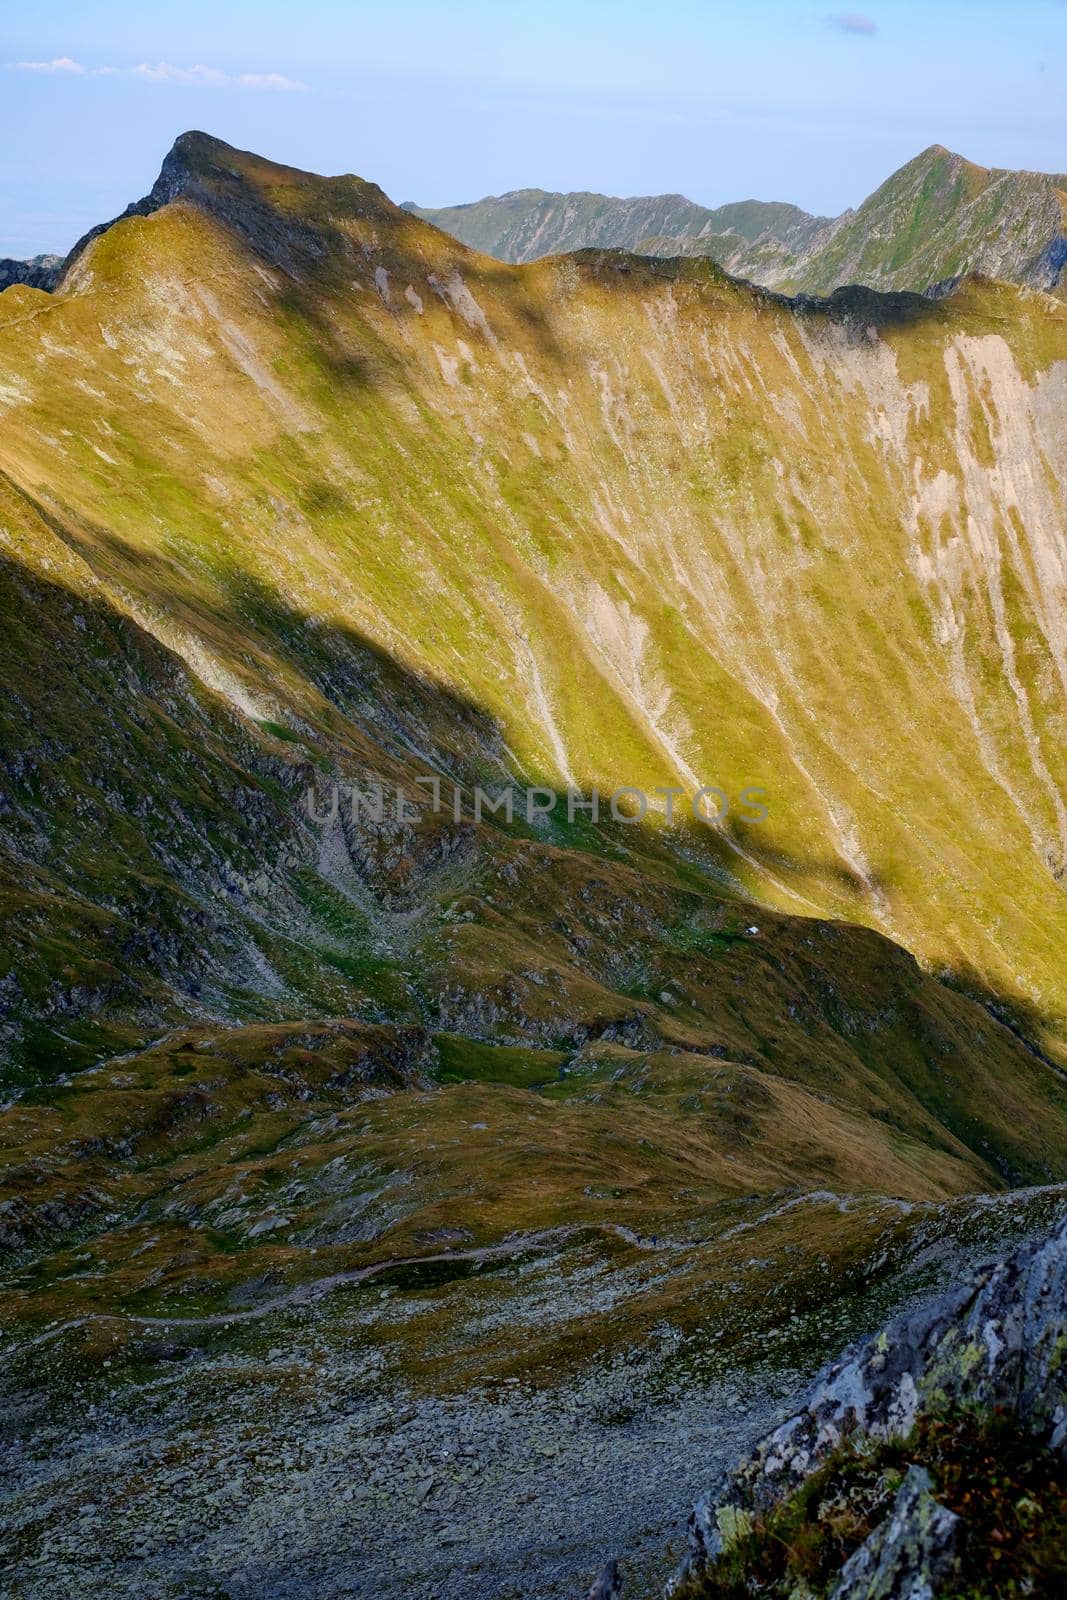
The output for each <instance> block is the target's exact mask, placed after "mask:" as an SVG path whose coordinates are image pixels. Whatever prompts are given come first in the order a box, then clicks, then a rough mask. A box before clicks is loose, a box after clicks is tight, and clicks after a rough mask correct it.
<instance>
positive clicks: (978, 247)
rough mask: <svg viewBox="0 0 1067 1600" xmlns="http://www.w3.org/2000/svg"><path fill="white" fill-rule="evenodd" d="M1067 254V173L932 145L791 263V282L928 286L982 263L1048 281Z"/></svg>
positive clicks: (996, 274) (817, 290)
mask: <svg viewBox="0 0 1067 1600" xmlns="http://www.w3.org/2000/svg"><path fill="white" fill-rule="evenodd" d="M1065 262H1067V177H1065V176H1064V175H1063V174H1059V175H1056V174H1049V173H1044V172H1011V171H1003V170H1000V169H996V168H994V169H990V168H987V167H979V166H976V165H975V164H974V163H973V162H971V161H966V160H964V158H963V157H962V156H958V155H954V154H953V152H952V151H951V150H945V149H944V148H943V147H942V146H941V145H933V146H932V147H931V148H930V149H929V150H924V151H923V152H922V154H921V155H918V156H916V157H915V159H914V161H909V162H908V163H907V165H906V166H903V167H901V168H900V170H899V171H898V172H894V173H893V175H892V177H891V178H889V179H887V180H886V182H885V183H883V184H882V186H881V187H880V188H879V189H876V190H875V191H874V193H873V194H872V195H870V196H869V198H868V199H866V200H865V201H864V202H863V204H862V205H861V206H860V207H859V209H858V210H857V211H855V212H852V213H847V214H846V215H845V216H844V217H842V218H840V219H839V220H838V222H837V223H836V224H835V225H834V227H833V229H832V230H831V233H830V237H829V238H828V239H827V240H826V241H825V242H824V243H822V244H821V246H820V247H818V248H816V249H815V250H814V251H813V252H811V253H810V254H809V255H808V256H807V257H806V258H804V259H802V260H800V261H799V262H798V263H797V266H796V269H795V271H794V272H793V273H792V274H791V275H790V279H789V287H790V288H791V289H793V290H795V289H805V290H807V291H809V292H811V293H813V294H827V293H829V292H830V290H832V289H833V288H835V287H836V285H837V284H839V283H867V284H870V285H871V286H872V287H874V288H876V289H925V288H927V287H928V286H929V285H931V284H936V283H941V282H944V281H945V280H946V279H949V278H957V277H960V276H961V275H962V274H964V273H968V272H978V273H984V274H985V275H986V276H987V277H992V278H1004V279H1007V280H1008V281H1009V282H1012V283H1022V284H1028V285H1030V286H1032V287H1034V288H1037V289H1054V288H1055V287H1056V285H1057V284H1058V283H1059V282H1060V277H1061V274H1062V271H1063V266H1064V263H1065Z"/></svg>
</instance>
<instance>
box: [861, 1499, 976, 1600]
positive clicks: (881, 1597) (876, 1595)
mask: <svg viewBox="0 0 1067 1600" xmlns="http://www.w3.org/2000/svg"><path fill="white" fill-rule="evenodd" d="M932 1490H933V1483H932V1481H931V1479H930V1474H929V1473H928V1472H927V1471H926V1470H925V1468H923V1467H911V1468H910V1469H909V1471H908V1474H907V1476H906V1477H905V1479H904V1482H903V1483H902V1484H901V1486H900V1489H899V1490H898V1492H897V1497H896V1500H895V1502H894V1504H893V1509H892V1511H891V1512H890V1513H889V1516H888V1517H886V1519H885V1521H884V1522H882V1523H880V1524H879V1525H878V1527H877V1528H876V1529H875V1530H874V1532H873V1533H872V1534H871V1535H870V1536H869V1537H868V1538H867V1539H865V1540H864V1542H863V1544H861V1545H860V1547H859V1549H858V1550H856V1551H855V1552H854V1553H853V1554H852V1555H851V1556H850V1557H849V1559H848V1560H847V1561H846V1562H845V1565H844V1566H843V1567H842V1569H841V1577H840V1578H839V1580H838V1582H837V1583H836V1584H835V1585H834V1587H833V1589H832V1591H831V1600H932V1597H933V1595H935V1594H936V1593H937V1585H938V1584H939V1583H940V1582H941V1580H942V1579H944V1578H946V1577H947V1576H948V1575H949V1574H950V1573H951V1572H952V1570H953V1568H954V1567H955V1565H956V1549H957V1545H958V1542H959V1532H960V1519H959V1517H957V1516H956V1515H955V1514H954V1513H953V1512H951V1511H949V1509H948V1507H947V1506H943V1505H939V1504H938V1502H937V1501H936V1500H935V1499H934V1496H933V1493H932Z"/></svg>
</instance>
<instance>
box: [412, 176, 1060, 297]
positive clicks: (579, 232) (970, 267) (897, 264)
mask: <svg viewBox="0 0 1067 1600" xmlns="http://www.w3.org/2000/svg"><path fill="white" fill-rule="evenodd" d="M407 205H408V209H410V210H412V211H415V212H416V213H417V214H418V215H419V216H421V217H425V218H426V219H427V220H428V221H430V222H433V223H436V225H437V226H438V227H440V228H444V229H445V230H446V231H447V232H448V233H452V234H455V236H456V238H457V239H462V240H463V242H464V243H465V244H469V245H471V246H473V247H474V248H475V249H477V250H484V251H485V252H486V254H488V255H493V256H498V257H499V258H500V259H501V260H502V261H515V262H522V261H533V260H535V259H536V258H537V257H539V256H544V255H551V254H554V253H557V252H560V251H571V250H581V249H587V248H590V247H595V248H601V249H603V248H618V249H624V250H633V251H635V252H637V253H639V254H641V255H653V256H665V257H670V256H678V255H686V256H689V255H706V256H709V257H710V258H711V259H712V260H713V261H717V262H718V263H719V264H720V266H723V267H725V268H726V270H727V271H728V272H730V273H732V274H733V275H734V276H736V277H741V278H747V279H749V280H751V281H752V282H753V283H759V284H764V285H766V286H768V287H770V288H774V289H779V290H781V291H782V292H783V293H787V294H800V293H805V294H816V295H825V294H830V293H831V292H832V291H833V290H834V289H836V288H838V287H839V286H840V285H843V284H851V283H859V284H865V285H867V286H868V287H870V288H873V289H885V290H894V289H911V290H916V291H920V292H922V291H925V290H927V289H930V288H931V287H934V286H936V285H939V284H944V283H946V282H948V281H950V280H953V279H956V278H960V277H962V276H965V275H966V274H967V273H983V274H985V275H987V276H989V277H995V278H1003V279H1005V280H1006V281H1008V282H1011V283H1018V284H1026V285H1028V286H1029V287H1032V288H1038V289H1048V290H1054V289H1056V288H1058V287H1059V286H1060V284H1061V282H1062V276H1063V268H1064V264H1065V262H1067V224H1065V218H1067V177H1065V176H1064V175H1063V174H1050V173H1041V172H1012V171H1005V170H1001V169H990V168H987V167H979V166H976V165H975V164H974V162H971V161H967V160H965V159H964V158H963V157H962V156H958V155H954V154H953V153H952V151H950V150H946V149H944V148H943V147H942V146H941V145H932V146H931V147H930V148H929V149H928V150H924V151H923V152H922V154H921V155H918V156H916V157H915V159H914V160H912V161H909V162H908V163H907V164H906V165H905V166H903V167H901V168H900V169H899V171H897V172H894V173H893V175H892V176H891V177H890V178H888V179H887V180H886V181H885V183H883V184H882V185H881V186H880V187H879V188H878V189H876V190H875V191H874V193H873V194H872V195H870V196H869V197H868V198H867V199H866V200H865V201H864V202H863V204H862V205H861V206H859V208H858V209H856V210H849V211H845V212H843V213H842V214H841V215H840V216H839V217H815V216H811V215H809V214H808V213H807V212H806V211H802V210H800V209H799V208H798V207H797V206H793V205H788V204H785V203H776V202H766V201H759V200H745V201H741V202H738V203H736V204H732V205H725V206H718V207H716V208H715V209H713V210H708V209H707V208H706V207H704V206H698V205H695V204H694V203H693V201H691V200H687V199H685V197H684V196H683V195H656V196H650V197H646V198H642V199H631V200H619V199H614V198H611V197H609V196H607V195H600V194H546V193H545V192H544V191H543V190H540V189H519V190H516V191H514V192H512V193H510V194H505V195H500V196H488V197H487V198H486V199H484V200H478V201H475V202H474V203H473V204H470V205H459V206H445V207H441V208H438V209H426V208H422V207H418V206H416V205H415V204H414V203H413V202H410V201H409V202H407Z"/></svg>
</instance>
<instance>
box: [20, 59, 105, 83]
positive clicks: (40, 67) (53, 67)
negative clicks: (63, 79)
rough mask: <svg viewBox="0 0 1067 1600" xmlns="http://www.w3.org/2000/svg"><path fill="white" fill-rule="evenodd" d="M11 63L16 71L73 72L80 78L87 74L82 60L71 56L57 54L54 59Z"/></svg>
mask: <svg viewBox="0 0 1067 1600" xmlns="http://www.w3.org/2000/svg"><path fill="white" fill-rule="evenodd" d="M11 65H12V66H13V67H14V68H15V70H16V72H73V73H74V75H75V77H78V78H84V77H85V76H86V71H85V68H84V67H83V66H82V64H81V62H80V61H72V60H71V59H70V57H69V56H56V58H55V60H54V61H13V62H12V63H11Z"/></svg>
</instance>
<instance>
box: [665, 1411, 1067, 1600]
mask: <svg viewBox="0 0 1067 1600" xmlns="http://www.w3.org/2000/svg"><path fill="white" fill-rule="evenodd" d="M912 1465H919V1466H922V1467H925V1468H926V1470H927V1471H928V1472H929V1474H930V1476H931V1478H932V1480H933V1493H934V1494H935V1496H936V1498H937V1499H938V1501H939V1502H940V1503H941V1504H942V1505H945V1506H947V1507H948V1509H949V1510H950V1511H952V1512H953V1513H954V1514H955V1515H956V1516H958V1517H960V1518H962V1520H963V1530H962V1540H961V1545H960V1556H959V1570H958V1572H957V1573H956V1575H955V1576H954V1577H951V1578H949V1579H948V1580H946V1581H945V1582H944V1583H943V1584H942V1585H940V1586H939V1587H938V1590H937V1593H938V1595H939V1597H941V1600H989V1597H991V1596H997V1597H998V1600H1023V1597H1024V1596H1027V1595H1042V1596H1049V1597H1051V1596H1053V1595H1058V1594H1062V1593H1063V1592H1064V1590H1065V1588H1067V1466H1065V1464H1064V1461H1063V1459H1062V1457H1060V1456H1058V1455H1056V1454H1055V1453H1054V1452H1052V1451H1043V1450H1036V1449H1035V1447H1034V1440H1033V1438H1032V1437H1031V1435H1030V1434H1028V1433H1027V1432H1026V1430H1025V1429H1024V1428H1023V1427H1022V1426H1021V1424H1020V1423H1019V1422H1018V1421H1017V1420H1016V1419H1015V1418H1013V1417H1007V1416H1002V1415H999V1414H993V1415H989V1414H983V1413H980V1412H973V1413H962V1414H957V1415H953V1416H951V1417H945V1418H929V1417H927V1418H923V1419H922V1420H921V1421H920V1422H919V1423H918V1424H917V1425H916V1427H915V1429H914V1431H913V1432H912V1433H911V1434H910V1435H909V1437H908V1438H907V1439H903V1440H900V1439H893V1440H887V1441H882V1442H880V1443H877V1444H867V1445H866V1446H865V1447H863V1448H860V1447H858V1446H856V1445H849V1446H848V1447H845V1448H842V1449H841V1450H840V1451H839V1452H838V1453H837V1454H836V1455H835V1456H833V1457H831V1459H830V1460H828V1461H827V1462H825V1463H824V1464H823V1465H822V1466H821V1467H820V1468H819V1470H818V1472H816V1473H815V1474H813V1476H812V1477H811V1478H810V1479H809V1480H808V1481H807V1482H806V1483H805V1484H804V1486H803V1488H802V1489H801V1490H799V1491H797V1493H796V1494H794V1495H793V1496H792V1497H791V1498H790V1499H788V1500H787V1501H785V1502H784V1503H783V1504H782V1505H780V1506H778V1507H776V1508H775V1509H774V1510H773V1511H772V1512H769V1513H768V1514H767V1515H766V1517H764V1518H762V1519H760V1520H759V1521H757V1523H756V1526H755V1527H754V1528H753V1529H752V1531H751V1532H750V1533H746V1534H744V1535H743V1536H742V1537H741V1538H740V1539H738V1540H737V1541H736V1542H735V1543H734V1544H732V1545H731V1546H730V1548H729V1550H728V1551H727V1552H726V1554H725V1555H724V1556H722V1557H721V1558H720V1560H719V1561H718V1562H717V1563H716V1564H715V1566H714V1567H713V1568H712V1569H710V1570H709V1572H708V1573H707V1574H706V1575H705V1576H704V1577H703V1578H701V1579H699V1580H692V1581H691V1582H689V1583H688V1584H687V1585H685V1586H684V1587H683V1588H681V1589H680V1590H679V1600H747V1597H748V1596H751V1595H767V1596H771V1597H777V1596H781V1597H782V1600H788V1597H789V1596H791V1595H795V1594H796V1593H797V1592H798V1589H799V1591H800V1592H801V1593H804V1594H807V1595H811V1596H813V1597H818V1600H821V1597H823V1596H825V1595H828V1594H829V1593H830V1592H831V1590H832V1589H833V1587H834V1585H835V1583H836V1582H837V1581H838V1579H839V1578H840V1574H841V1568H842V1567H843V1566H844V1564H845V1562H846V1561H847V1560H848V1558H849V1556H850V1555H851V1554H852V1553H853V1551H855V1550H856V1549H858V1547H859V1546H860V1545H861V1544H862V1543H863V1541H864V1539H866V1538H867V1536H868V1535H869V1534H870V1533H871V1531H872V1530H873V1529H874V1528H875V1527H877V1526H878V1524H879V1523H881V1522H882V1521H883V1519H884V1518H885V1516H886V1513H887V1510H888V1509H889V1507H890V1506H891V1505H892V1501H893V1497H894V1495H895V1494H896V1492H897V1489H898V1488H899V1486H900V1484H901V1483H902V1482H903V1479H904V1475H905V1473H906V1472H907V1470H908V1468H909V1467H910V1466H912Z"/></svg>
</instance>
